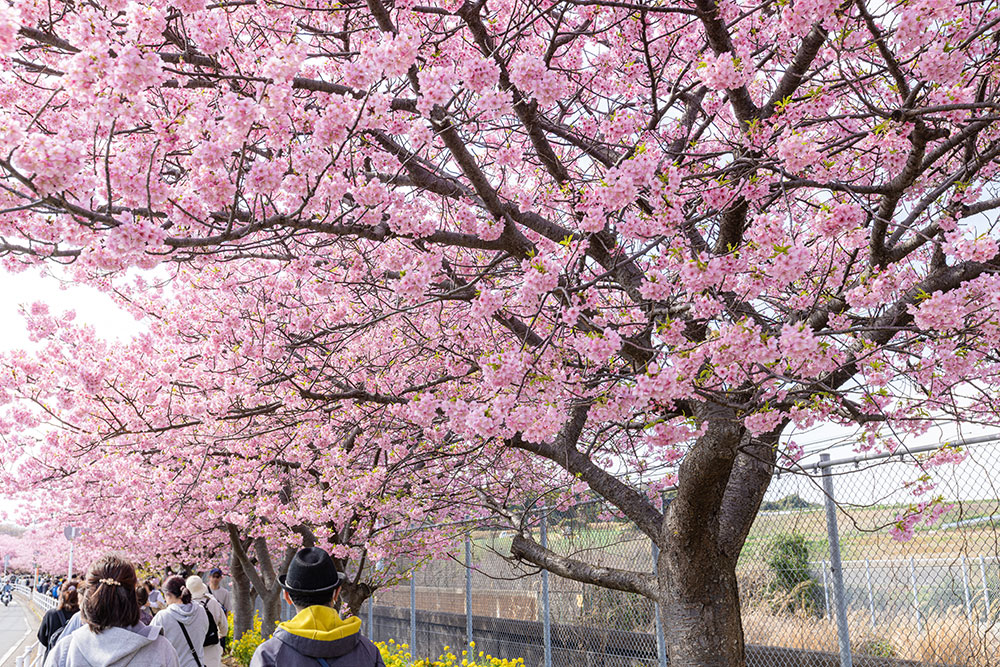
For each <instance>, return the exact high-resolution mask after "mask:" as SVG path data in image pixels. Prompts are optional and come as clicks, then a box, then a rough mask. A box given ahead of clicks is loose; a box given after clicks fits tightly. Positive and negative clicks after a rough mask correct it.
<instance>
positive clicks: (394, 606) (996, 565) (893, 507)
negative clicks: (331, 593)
mask: <svg viewBox="0 0 1000 667" xmlns="http://www.w3.org/2000/svg"><path fill="white" fill-rule="evenodd" d="M964 453H965V456H966V458H965V459H964V460H963V461H962V462H960V463H958V464H954V465H952V464H949V465H947V466H940V467H938V468H937V469H936V470H934V471H933V472H932V477H931V479H933V480H936V482H937V486H936V488H935V489H933V490H927V489H926V488H925V487H926V483H927V481H928V480H927V479H924V480H921V479H920V477H921V473H922V471H921V466H923V467H925V468H929V467H930V466H931V465H933V462H932V461H928V460H926V459H922V456H927V454H923V455H921V454H915V453H914V451H912V450H911V451H910V452H908V453H907V454H904V455H894V456H892V457H878V458H874V457H873V458H868V459H862V460H860V461H858V462H856V463H855V462H854V461H851V462H838V461H833V462H830V461H825V462H822V463H820V464H817V465H813V466H805V467H803V468H802V469H801V470H799V471H797V472H796V474H783V475H780V476H778V477H776V478H775V479H774V480H773V481H772V484H771V486H770V488H769V490H768V493H767V496H766V497H765V500H764V503H763V505H762V508H761V512H760V514H759V516H758V518H757V520H756V522H755V523H754V525H753V527H752V529H751V531H750V534H749V536H748V538H747V541H746V544H745V546H744V549H743V551H742V553H741V556H740V560H739V564H738V566H737V574H738V578H739V582H740V591H741V599H742V614H743V625H744V632H745V635H746V642H747V661H748V664H749V665H750V667H772V666H783V665H788V666H789V667H792V666H798V665H802V666H805V665H809V666H810V667H813V666H816V667H819V666H822V667H827V666H829V667H836V666H837V665H843V666H845V667H846V666H847V665H851V664H853V665H863V666H865V667H868V666H872V667H874V666H875V665H878V666H879V667H897V666H898V667H902V666H904V665H913V664H915V663H919V664H935V665H955V666H958V665H962V666H970V667H993V666H994V665H1000V623H998V621H1000V559H998V556H1000V543H998V537H1000V531H998V523H1000V500H998V498H1000V491H998V489H997V488H996V486H995V484H994V481H995V480H994V474H993V473H994V471H997V470H1000V444H997V443H995V442H990V443H982V444H978V445H976V446H969V447H967V448H966V449H965V450H964ZM859 458H862V457H859ZM921 484H923V485H925V486H924V488H921V487H920V485H921ZM915 494H917V495H915ZM831 496H832V499H833V500H834V501H835V504H834V503H831V502H830V498H831ZM936 496H940V503H938V504H939V505H940V506H941V507H944V508H947V509H945V510H944V511H943V512H941V513H940V514H939V515H938V516H937V517H936V519H935V520H934V521H933V522H931V523H929V524H927V523H926V522H922V523H920V524H919V525H916V526H915V527H914V529H913V534H912V536H911V537H909V539H906V540H903V541H901V540H899V539H897V538H895V537H894V536H893V534H892V531H890V530H889V529H890V528H891V526H892V525H893V524H895V523H896V522H897V521H898V520H899V518H900V517H905V516H906V514H907V513H908V512H910V510H911V509H913V505H915V504H916V503H918V502H920V501H922V500H925V499H927V498H933V497H936ZM536 518H537V525H535V526H533V527H532V528H531V530H532V537H533V538H534V539H536V540H538V541H542V542H543V543H544V544H547V545H548V546H549V548H551V549H552V550H553V551H555V552H557V553H560V554H565V555H569V556H573V557H575V558H579V559H581V560H584V561H585V562H588V563H591V564H594V565H602V566H609V567H616V568H622V569H630V570H637V571H644V572H651V571H652V570H653V562H654V549H653V547H652V545H651V543H650V541H649V539H648V538H647V537H646V536H644V535H642V534H641V533H639V531H637V530H636V529H635V528H634V527H633V526H632V525H631V524H630V523H629V522H628V521H626V520H624V519H622V518H621V517H620V516H618V515H617V514H615V513H614V512H610V511H607V509H606V508H605V507H603V506H601V505H600V504H596V503H587V504H581V505H579V506H576V507H573V508H571V509H569V510H567V511H556V510H548V511H546V512H544V514H541V515H539V516H538V517H536ZM834 519H835V520H834ZM512 538H513V533H512V532H510V531H506V532H505V531H501V530H495V529H489V528H480V529H473V530H471V531H470V532H469V535H468V537H467V539H466V541H465V544H464V545H463V544H459V545H458V546H457V548H456V550H455V551H454V552H453V553H450V554H443V555H442V556H441V557H440V558H438V559H435V560H434V561H432V562H431V563H430V564H428V565H427V566H425V567H423V568H421V569H420V570H418V571H417V572H416V573H415V574H414V576H413V578H412V580H411V581H410V582H408V583H404V584H402V585H399V586H396V587H393V588H390V589H384V590H380V591H378V593H377V594H376V596H375V598H374V601H373V603H371V602H369V603H366V605H365V607H364V608H363V610H362V614H361V615H362V619H363V620H364V622H365V624H366V626H367V627H366V632H367V633H368V634H369V636H371V637H372V638H373V639H375V640H377V641H387V640H389V639H393V640H395V641H396V642H399V643H406V644H409V645H410V647H411V652H412V653H413V654H414V656H416V657H435V656H437V655H439V654H441V653H442V652H444V650H445V649H444V647H446V646H447V647H450V649H451V651H453V652H454V651H456V650H458V651H461V650H462V649H464V648H465V647H466V645H467V644H468V642H469V641H470V640H471V641H474V642H475V648H474V651H473V652H474V653H478V652H480V651H483V652H485V653H488V654H491V655H493V656H496V657H504V658H523V659H524V660H525V664H526V665H539V666H543V667H551V666H555V667H569V666H571V665H572V666H574V667H575V666H577V665H586V666H590V665H593V666H595V667H596V666H598V665H600V666H607V667H611V666H621V667H640V666H641V667H645V666H649V667H653V666H659V665H665V664H666V657H665V651H664V650H663V639H662V632H661V631H660V629H659V628H658V624H659V619H658V616H657V613H656V609H655V606H654V604H653V603H652V602H651V601H649V600H648V599H646V598H643V597H641V596H638V595H633V594H628V593H622V592H619V591H612V590H607V589H603V588H599V587H596V586H591V585H585V584H581V583H579V582H575V581H572V580H569V579H564V578H562V577H558V576H555V575H551V574H548V573H546V572H539V571H538V570H537V569H534V568H531V567H529V566H526V565H523V564H518V563H516V562H515V561H513V560H512V559H511V558H510V545H511V540H512ZM831 546H833V547H834V548H833V549H831ZM838 561H839V566H838Z"/></svg>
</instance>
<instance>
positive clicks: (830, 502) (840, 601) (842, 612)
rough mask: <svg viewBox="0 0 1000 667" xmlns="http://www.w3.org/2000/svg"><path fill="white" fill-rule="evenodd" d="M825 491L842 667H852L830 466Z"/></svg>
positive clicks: (827, 457) (826, 458)
mask: <svg viewBox="0 0 1000 667" xmlns="http://www.w3.org/2000/svg"><path fill="white" fill-rule="evenodd" d="M829 460H830V455H829V454H821V455H820V461H821V462H824V461H825V462H829ZM823 491H825V492H826V534H827V536H828V538H829V542H830V571H831V573H832V574H833V603H834V605H835V607H836V610H837V643H838V644H839V645H840V667H852V665H853V660H852V656H851V633H850V630H849V629H848V627H847V597H846V595H845V593H844V569H843V565H842V564H841V562H840V531H839V530H838V529H837V505H836V503H835V502H834V498H833V477H832V476H831V474H830V466H827V467H826V468H824V470H823Z"/></svg>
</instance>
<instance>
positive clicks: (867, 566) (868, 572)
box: [865, 558, 875, 630]
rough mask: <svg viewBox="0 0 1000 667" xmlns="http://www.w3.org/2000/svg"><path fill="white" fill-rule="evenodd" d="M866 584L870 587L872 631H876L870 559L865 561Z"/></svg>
mask: <svg viewBox="0 0 1000 667" xmlns="http://www.w3.org/2000/svg"><path fill="white" fill-rule="evenodd" d="M865 582H866V583H867V585H868V611H869V612H870V613H871V616H872V630H874V629H875V598H874V597H873V596H872V568H871V563H869V562H868V559H867V558H866V559H865Z"/></svg>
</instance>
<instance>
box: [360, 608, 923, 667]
mask: <svg viewBox="0 0 1000 667" xmlns="http://www.w3.org/2000/svg"><path fill="white" fill-rule="evenodd" d="M361 618H362V619H364V620H365V621H366V622H367V618H368V616H367V613H362V614H361ZM373 621H374V626H375V627H374V629H372V628H365V632H366V634H368V635H369V637H370V638H371V639H373V640H375V641H388V640H389V639H394V640H395V641H396V642H398V643H401V644H408V643H409V641H410V610H409V609H408V608H400V607H387V606H381V605H376V606H375V609H374V610H373ZM465 622H466V618H465V614H456V613H450V612H442V611H422V610H418V611H417V643H416V650H415V651H414V650H413V649H412V647H411V652H412V653H413V655H414V657H415V658H427V657H431V658H435V657H437V656H438V655H440V653H441V651H442V649H443V648H444V647H445V646H448V647H450V649H451V651H452V652H453V653H455V654H456V655H459V657H461V656H460V654H461V651H462V649H463V648H464V647H465V641H466V637H465V631H466V626H465ZM472 637H473V640H474V641H475V642H476V648H475V651H476V652H477V653H478V652H479V651H484V652H485V653H488V654H490V655H492V656H493V657H496V658H523V659H524V664H525V667H541V666H542V665H543V664H544V649H543V644H542V623H541V622H539V621H522V620H510V619H500V618H493V617H487V616H473V617H472ZM459 662H460V661H459ZM854 664H855V665H856V666H857V667H921V666H922V663H917V662H911V661H905V660H890V659H885V658H874V657H869V656H860V655H855V659H854ZM552 665H553V667H655V666H656V665H657V660H656V642H655V639H654V638H653V636H652V635H648V634H645V633H636V632H621V631H618V630H611V629H602V628H593V627H588V628H583V627H576V626H562V625H555V624H553V625H552ZM747 666H748V667H840V660H839V656H838V655H837V654H836V653H826V652H821V651H802V650H797V649H786V648H774V647H768V646H748V647H747Z"/></svg>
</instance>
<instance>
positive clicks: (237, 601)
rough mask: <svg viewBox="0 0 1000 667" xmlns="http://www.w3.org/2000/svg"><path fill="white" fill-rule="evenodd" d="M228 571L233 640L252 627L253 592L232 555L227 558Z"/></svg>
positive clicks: (239, 563) (241, 566) (238, 561)
mask: <svg viewBox="0 0 1000 667" xmlns="http://www.w3.org/2000/svg"><path fill="white" fill-rule="evenodd" d="M229 571H230V572H231V579H232V587H233V588H232V592H233V639H237V640H238V639H239V638H240V637H242V636H243V635H244V634H246V633H247V632H248V631H249V630H250V628H252V627H253V601H254V597H255V592H254V590H253V586H251V585H250V578H249V577H247V575H246V572H245V571H244V570H243V563H242V562H240V559H239V558H237V557H236V554H235V553H232V554H231V555H230V557H229Z"/></svg>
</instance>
